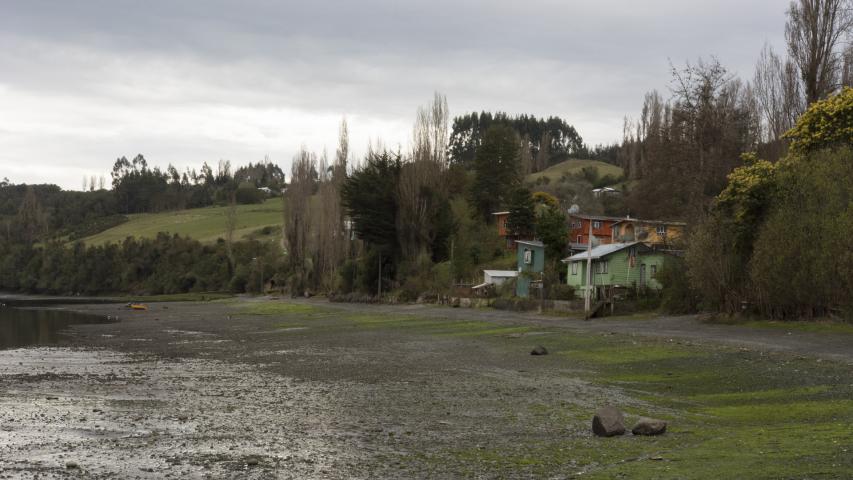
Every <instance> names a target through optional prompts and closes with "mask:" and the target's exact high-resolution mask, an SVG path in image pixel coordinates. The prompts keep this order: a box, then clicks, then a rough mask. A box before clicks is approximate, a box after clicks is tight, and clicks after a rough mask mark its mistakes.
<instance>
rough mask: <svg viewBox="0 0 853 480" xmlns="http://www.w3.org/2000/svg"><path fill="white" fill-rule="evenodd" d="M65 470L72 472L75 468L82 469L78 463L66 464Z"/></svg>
mask: <svg viewBox="0 0 853 480" xmlns="http://www.w3.org/2000/svg"><path fill="white" fill-rule="evenodd" d="M65 468H67V469H69V470H72V469H75V468H80V465H77V462H65Z"/></svg>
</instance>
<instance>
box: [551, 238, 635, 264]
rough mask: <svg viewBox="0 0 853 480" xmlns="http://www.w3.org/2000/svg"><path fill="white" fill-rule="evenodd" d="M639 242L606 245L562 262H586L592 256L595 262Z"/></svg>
mask: <svg viewBox="0 0 853 480" xmlns="http://www.w3.org/2000/svg"><path fill="white" fill-rule="evenodd" d="M640 243H641V242H630V243H608V244H606V245H599V246H597V247H595V248H593V249H592V250H591V251H586V252H581V253H577V254H575V255H572V256H571V257H568V258H564V259H563V260H562V261H563V262H579V261H581V260H587V259H588V258H589V257H590V256H592V259H593V260H597V259H599V258H601V257H606V256H607V255H610V254H611V253H616V252H618V251H619V250H623V249H625V248H628V247H632V246H634V245H637V244H640Z"/></svg>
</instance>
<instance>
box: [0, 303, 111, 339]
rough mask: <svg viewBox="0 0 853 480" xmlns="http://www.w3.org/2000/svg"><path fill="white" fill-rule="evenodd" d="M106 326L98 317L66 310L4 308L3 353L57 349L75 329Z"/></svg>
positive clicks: (0, 319)
mask: <svg viewBox="0 0 853 480" xmlns="http://www.w3.org/2000/svg"><path fill="white" fill-rule="evenodd" d="M106 322H107V319H106V318H104V317H101V316H98V315H87V314H83V313H75V312H67V311H64V310H38V309H29V308H11V307H0V349H6V348H20V347H27V346H30V345H53V344H56V343H59V341H60V340H62V338H63V334H62V333H63V331H65V330H67V329H68V327H69V326H71V325H77V324H81V323H106Z"/></svg>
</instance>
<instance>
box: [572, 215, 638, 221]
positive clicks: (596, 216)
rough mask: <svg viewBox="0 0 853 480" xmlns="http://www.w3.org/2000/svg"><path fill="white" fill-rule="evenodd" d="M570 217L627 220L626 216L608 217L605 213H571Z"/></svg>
mask: <svg viewBox="0 0 853 480" xmlns="http://www.w3.org/2000/svg"><path fill="white" fill-rule="evenodd" d="M569 217H575V218H581V219H583V220H611V221H619V220H625V218H624V217H606V216H604V215H585V214H583V213H571V214H569Z"/></svg>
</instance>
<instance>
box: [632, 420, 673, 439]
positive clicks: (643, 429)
mask: <svg viewBox="0 0 853 480" xmlns="http://www.w3.org/2000/svg"><path fill="white" fill-rule="evenodd" d="M664 432H666V421H665V420H658V419H656V418H646V417H641V418H640V419H639V420H637V424H636V425H634V428H632V429H631V433H633V434H634V435H660V434H662V433H664Z"/></svg>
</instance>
